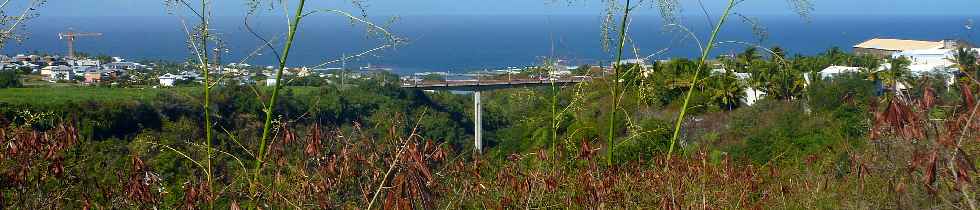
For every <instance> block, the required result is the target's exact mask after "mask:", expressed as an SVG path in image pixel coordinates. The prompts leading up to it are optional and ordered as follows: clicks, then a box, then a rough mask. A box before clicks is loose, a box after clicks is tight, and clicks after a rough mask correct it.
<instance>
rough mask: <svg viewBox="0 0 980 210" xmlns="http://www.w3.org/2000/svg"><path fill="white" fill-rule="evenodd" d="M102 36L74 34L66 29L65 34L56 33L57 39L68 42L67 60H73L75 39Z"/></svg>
mask: <svg viewBox="0 0 980 210" xmlns="http://www.w3.org/2000/svg"><path fill="white" fill-rule="evenodd" d="M85 36H102V33H90V32H75V31H73V30H71V29H68V31H67V32H62V33H58V38H59V39H62V40H65V41H67V42H68V58H75V37H85Z"/></svg>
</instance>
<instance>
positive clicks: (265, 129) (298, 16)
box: [251, 0, 306, 193]
mask: <svg viewBox="0 0 980 210" xmlns="http://www.w3.org/2000/svg"><path fill="white" fill-rule="evenodd" d="M305 5H306V0H300V1H299V5H297V6H296V12H295V14H294V15H295V16H293V17H292V21H290V22H289V32H288V35H287V36H286V45H285V46H284V49H283V53H282V57H280V58H279V68H278V69H277V70H276V85H275V87H274V88H273V89H272V95H270V96H269V103H268V104H266V107H265V110H264V111H265V122H264V124H263V126H262V139H260V140H259V152H258V153H257V154H256V156H255V157H256V158H255V168H254V169H253V173H254V176H253V177H252V184H251V187H252V192H253V193H254V192H255V187H256V186H255V184H256V181H258V179H259V176H260V175H261V174H262V160H263V159H264V157H265V147H266V142H267V141H268V139H269V134H270V133H271V128H272V118H273V116H272V112H273V109H275V107H276V99H277V97H278V96H279V90H280V89H282V71H283V70H284V69H286V60H287V59H288V58H289V51H290V49H292V47H293V41H294V40H295V38H296V28H298V27H299V22H300V20H302V19H303V16H304V15H303V7H304V6H305Z"/></svg>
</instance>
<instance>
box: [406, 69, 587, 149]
mask: <svg viewBox="0 0 980 210" xmlns="http://www.w3.org/2000/svg"><path fill="white" fill-rule="evenodd" d="M589 81H592V77H565V78H544V79H508V80H480V79H473V80H446V81H409V82H404V83H402V88H409V89H420V90H455V91H472V92H473V115H474V116H473V136H474V140H473V144H474V146H475V147H476V148H475V149H476V152H477V153H482V152H483V117H482V116H481V115H483V108H482V107H483V105H482V103H481V102H480V92H483V91H490V90H497V89H507V88H522V87H548V86H552V85H555V86H559V87H564V86H568V85H575V84H578V83H582V82H589Z"/></svg>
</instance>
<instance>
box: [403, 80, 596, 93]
mask: <svg viewBox="0 0 980 210" xmlns="http://www.w3.org/2000/svg"><path fill="white" fill-rule="evenodd" d="M588 81H592V79H591V78H563V79H551V80H548V79H545V80H540V79H514V80H447V81H444V82H429V81H423V82H417V83H410V82H409V83H403V84H402V87H403V88H412V89H425V90H490V89H504V88H518V87H533V86H549V85H552V84H554V85H559V86H566V85H572V84H577V83H582V82H588Z"/></svg>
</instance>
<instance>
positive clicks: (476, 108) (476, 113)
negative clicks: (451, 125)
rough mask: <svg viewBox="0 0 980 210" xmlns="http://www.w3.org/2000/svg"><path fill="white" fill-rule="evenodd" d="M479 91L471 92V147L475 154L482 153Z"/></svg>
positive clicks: (481, 120) (481, 109) (481, 119)
mask: <svg viewBox="0 0 980 210" xmlns="http://www.w3.org/2000/svg"><path fill="white" fill-rule="evenodd" d="M482 106H483V105H482V102H480V91H479V90H474V91H473V138H474V140H473V146H474V147H475V148H474V151H476V153H477V154H482V153H483V117H482V116H481V115H482V114H483V108H482Z"/></svg>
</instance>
